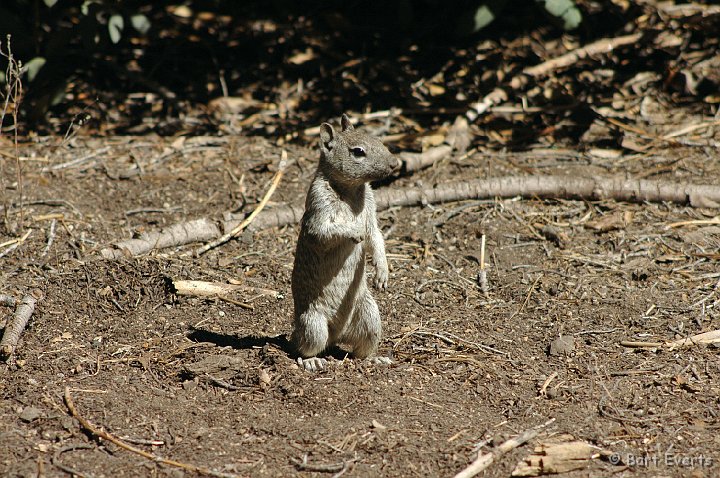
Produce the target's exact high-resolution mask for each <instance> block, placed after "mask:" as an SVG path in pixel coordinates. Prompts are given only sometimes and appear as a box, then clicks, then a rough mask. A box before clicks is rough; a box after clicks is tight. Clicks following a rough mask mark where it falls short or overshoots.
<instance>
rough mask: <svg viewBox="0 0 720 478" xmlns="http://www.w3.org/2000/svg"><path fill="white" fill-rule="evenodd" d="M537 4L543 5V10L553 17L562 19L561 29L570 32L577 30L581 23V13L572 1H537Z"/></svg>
mask: <svg viewBox="0 0 720 478" xmlns="http://www.w3.org/2000/svg"><path fill="white" fill-rule="evenodd" d="M537 1H538V2H539V3H545V10H547V12H548V13H549V14H550V15H552V16H554V17H558V18H560V19H562V21H563V28H565V30H572V29H573V28H577V27H578V26H579V25H580V22H582V13H580V10H579V9H578V8H577V6H576V5H575V2H574V1H573V0H537Z"/></svg>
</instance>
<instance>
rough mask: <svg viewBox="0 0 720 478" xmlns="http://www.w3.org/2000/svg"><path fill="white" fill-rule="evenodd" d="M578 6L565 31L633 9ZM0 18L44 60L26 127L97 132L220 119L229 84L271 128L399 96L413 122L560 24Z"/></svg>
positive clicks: (500, 78) (84, 13) (458, 101)
mask: <svg viewBox="0 0 720 478" xmlns="http://www.w3.org/2000/svg"><path fill="white" fill-rule="evenodd" d="M486 3H487V5H489V6H490V7H491V8H492V10H493V13H495V19H494V20H493V21H492V22H491V23H490V24H489V25H487V26H485V27H484V28H482V29H478V28H477V26H475V25H474V23H473V22H474V18H475V14H476V12H477V10H478V8H479V7H480V6H481V5H484V4H486ZM578 8H580V9H581V10H582V12H583V23H582V25H581V27H580V28H578V29H577V30H576V31H574V32H573V33H574V34H575V35H577V36H578V37H580V38H581V39H582V41H583V42H585V41H592V40H593V39H596V38H600V37H603V36H606V35H613V34H614V32H616V31H617V30H618V29H620V28H621V27H622V26H623V25H624V24H626V22H628V21H630V20H631V19H632V18H635V17H637V16H638V15H640V14H642V13H643V11H642V9H641V8H640V7H639V6H632V7H628V9H627V10H626V11H621V9H620V7H618V6H617V5H616V4H615V2H611V1H602V2H599V3H598V5H595V4H590V3H587V2H578ZM0 31H3V32H9V33H11V34H12V35H13V51H14V54H15V56H16V57H17V58H18V59H21V60H23V62H24V63H29V62H30V61H31V60H33V59H39V60H40V61H42V62H43V63H42V66H41V67H39V68H35V69H34V70H33V75H32V78H29V77H28V78H26V81H25V84H24V86H25V91H26V96H25V99H24V102H23V104H22V108H23V109H24V112H25V114H24V118H25V121H27V124H26V127H27V128H29V129H36V128H40V129H50V130H54V131H55V132H61V133H64V132H65V131H66V130H67V128H68V125H69V124H70V123H73V125H74V126H77V123H78V122H79V121H78V120H79V119H81V118H85V120H84V125H83V126H84V127H85V128H86V129H87V130H89V131H91V132H94V133H97V134H103V133H113V134H118V133H120V134H123V133H127V134H142V133H146V132H155V133H158V134H161V135H172V134H177V133H179V132H182V133H189V132H193V133H195V134H200V133H203V132H217V130H218V128H219V126H220V125H219V124H218V122H217V118H214V117H213V116H212V115H211V114H209V113H210V112H209V111H208V110H207V108H206V105H207V103H208V101H210V100H211V99H213V98H218V97H222V96H225V95H228V96H240V97H243V98H246V99H249V100H252V101H254V102H257V104H255V105H254V106H252V107H250V111H247V112H244V113H247V114H252V113H253V112H257V110H258V109H262V108H263V107H266V106H267V105H274V106H276V107H277V108H278V109H279V113H278V114H277V115H274V116H273V118H275V119H274V121H273V122H272V124H268V123H267V122H265V121H255V122H251V123H249V124H248V125H247V126H246V127H245V128H244V129H243V132H244V133H245V134H265V135H270V136H278V135H285V134H293V133H294V132H297V131H298V130H302V129H304V128H306V127H309V126H315V125H317V124H319V123H320V122H321V121H324V120H326V119H327V118H330V117H335V116H337V115H338V114H339V113H340V112H342V111H378V110H387V109H390V108H402V109H403V110H404V111H406V112H407V114H408V115H410V116H415V118H414V119H415V121H417V122H418V124H420V125H422V126H430V125H435V124H438V123H441V122H442V121H444V120H446V119H448V118H452V117H454V116H455V115H456V114H457V112H458V111H465V110H467V108H468V105H469V104H470V103H472V102H474V101H478V100H479V99H481V98H482V97H483V96H484V95H485V94H487V93H489V92H490V91H492V89H493V88H495V87H498V86H503V83H505V82H506V81H507V79H509V78H511V77H512V76H513V75H515V74H517V73H518V72H519V71H520V69H521V68H522V67H524V66H527V65H529V64H534V63H537V62H538V60H539V58H538V54H537V53H536V50H537V49H538V48H537V47H535V48H531V47H532V44H531V42H529V41H527V40H531V39H532V41H533V42H537V44H538V45H540V44H542V43H543V42H545V41H551V42H556V41H558V40H559V39H561V38H562V35H563V33H564V31H563V29H562V28H561V27H560V26H559V24H558V22H557V21H556V19H553V18H552V16H549V15H548V14H547V12H546V11H545V10H544V9H543V8H542V7H541V6H540V3H539V2H536V1H531V0H527V1H522V2H512V4H510V3H509V2H500V1H494V2H481V1H477V0H461V1H458V2H454V3H453V6H452V8H447V6H446V5H445V4H443V3H442V2H438V1H434V0H413V1H403V2H396V3H390V4H388V3H375V2H360V1H349V2H348V1H345V2H341V1H320V0H316V1H309V2H290V1H282V0H280V1H273V2H258V1H250V2H211V1H205V0H191V1H188V2H183V3H182V5H178V4H177V3H176V2H164V1H163V2H145V1H140V0H135V1H130V2H122V4H116V2H105V1H99V2H86V5H85V6H84V7H83V6H81V5H80V4H79V3H78V2H72V1H70V0H59V1H58V2H56V3H55V4H54V5H53V6H52V7H48V6H47V5H45V4H44V3H43V2H22V1H14V2H3V5H2V6H0ZM522 38H525V39H526V40H521V41H518V40H520V39H522ZM508 52H511V53H508ZM509 55H512V56H513V64H512V65H508V64H507V60H508V56H509ZM638 61H640V62H643V61H644V60H642V59H639V58H636V59H635V61H634V63H633V66H632V68H631V69H632V72H633V73H634V71H635V70H636V67H637V63H638ZM35 65H38V63H37V62H36V63H35ZM3 67H4V65H3ZM495 71H502V74H494V72H495ZM529 86H530V87H531V86H532V85H529ZM262 105H265V106H262ZM48 113H49V114H48ZM415 113H417V115H415ZM189 116H191V117H192V121H189V120H188V117H189ZM7 120H8V118H6V121H7ZM538 122H541V123H543V122H544V121H542V119H541V118H539V117H538ZM526 126H528V127H530V128H537V125H535V124H532V125H526ZM529 137H533V135H530V136H529Z"/></svg>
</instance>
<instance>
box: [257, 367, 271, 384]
mask: <svg viewBox="0 0 720 478" xmlns="http://www.w3.org/2000/svg"><path fill="white" fill-rule="evenodd" d="M258 378H259V379H260V383H261V384H263V385H270V374H269V373H268V372H267V370H265V369H260V373H259V374H258Z"/></svg>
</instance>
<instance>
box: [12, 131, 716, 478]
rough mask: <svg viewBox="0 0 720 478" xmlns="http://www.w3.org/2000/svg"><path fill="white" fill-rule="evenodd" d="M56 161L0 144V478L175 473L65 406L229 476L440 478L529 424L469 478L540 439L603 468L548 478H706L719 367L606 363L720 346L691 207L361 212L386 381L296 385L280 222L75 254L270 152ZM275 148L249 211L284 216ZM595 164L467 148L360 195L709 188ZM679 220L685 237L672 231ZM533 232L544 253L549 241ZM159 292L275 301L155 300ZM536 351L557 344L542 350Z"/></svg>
mask: <svg viewBox="0 0 720 478" xmlns="http://www.w3.org/2000/svg"><path fill="white" fill-rule="evenodd" d="M682 126H684V125H675V126H673V127H674V128H675V129H676V130H677V129H679V128H680V127H682ZM716 139H717V138H716ZM60 141H61V138H31V139H26V140H25V141H24V142H22V143H21V145H20V155H21V157H22V161H21V165H22V171H21V172H20V175H19V176H20V178H21V181H20V184H18V183H17V182H16V183H13V180H10V181H9V182H8V183H7V184H9V186H10V189H9V190H8V191H9V192H8V193H7V194H9V195H10V196H11V197H13V198H15V199H14V200H15V201H16V202H15V203H14V205H13V206H12V207H11V208H10V209H8V210H6V211H5V212H4V214H5V218H4V220H5V221H6V224H17V225H19V227H18V230H17V231H16V235H12V234H9V233H7V234H6V235H3V236H0V243H4V242H5V241H9V240H12V239H13V238H15V237H17V236H18V235H22V234H24V233H25V231H31V233H30V235H29V236H28V238H27V240H26V241H25V242H23V243H22V244H21V245H20V246H19V247H17V248H16V249H14V250H12V251H10V252H9V253H8V254H7V255H6V256H5V257H2V258H1V259H0V264H1V265H2V267H1V269H0V273H1V275H0V293H9V294H12V295H14V296H16V297H18V298H20V297H21V296H22V295H23V294H24V293H26V292H28V291H29V290H30V289H32V288H39V289H41V290H42V291H43V292H44V294H45V298H44V299H43V300H41V301H40V302H39V303H38V305H37V308H36V310H35V313H34V315H33V318H32V321H31V323H30V326H29V327H28V329H27V330H26V331H25V333H24V335H23V337H22V339H21V341H20V343H19V347H18V350H17V353H16V355H15V357H14V359H13V360H12V361H11V362H10V363H8V364H3V365H2V366H0V444H1V445H0V475H1V476H8V477H31V476H32V477H34V476H45V477H55V476H70V475H72V474H73V473H74V475H75V476H86V477H121V476H122V477H125V476H127V477H134V476H172V477H178V476H196V475H197V473H195V472H192V471H183V470H182V469H178V468H174V467H171V466H166V465H161V464H158V463H155V462H153V461H152V460H151V459H148V458H146V457H143V456H140V455H138V454H135V453H132V452H130V451H127V450H125V449H122V448H120V447H119V446H117V445H115V444H112V443H109V442H108V441H107V440H104V439H98V438H97V437H96V436H92V434H89V433H87V432H84V431H83V430H82V429H81V427H80V424H79V422H78V420H76V419H74V418H72V417H71V415H70V412H69V410H68V407H67V406H66V403H65V402H64V399H63V394H64V393H65V389H66V388H69V391H70V394H71V396H72V399H73V400H74V403H75V405H76V408H77V412H78V413H79V414H80V415H81V416H82V417H83V418H84V419H86V420H88V421H90V422H91V423H92V424H93V425H94V426H96V427H97V428H99V429H100V428H101V429H104V430H106V431H107V432H110V433H112V434H113V435H114V436H116V437H119V438H121V439H123V440H125V441H126V442H128V443H130V444H134V446H136V447H138V448H140V449H142V450H144V451H146V452H152V453H154V454H156V455H159V456H162V457H164V458H168V459H172V460H177V461H180V462H184V463H189V464H193V465H197V466H202V467H206V468H208V469H211V470H214V471H216V472H221V473H228V474H235V475H237V476H308V477H309V476H340V475H341V474H342V475H343V476H348V477H350V476H356V477H374V476H383V477H400V476H452V475H454V474H455V473H457V472H459V471H460V470H462V469H463V468H465V467H466V466H467V465H468V464H469V463H470V462H472V461H473V460H474V459H475V457H476V456H477V452H478V450H480V451H482V452H487V451H490V450H492V447H493V446H494V445H498V444H499V443H501V442H502V441H504V440H506V439H508V438H511V437H514V436H516V435H518V434H520V433H522V432H524V431H526V430H528V429H532V428H534V427H536V426H538V425H542V424H543V423H545V422H547V421H548V420H550V419H555V421H554V422H553V423H551V424H549V425H548V426H547V427H546V428H544V429H543V430H542V431H541V433H540V434H539V436H537V437H536V438H534V439H532V440H531V441H530V443H529V444H526V445H524V446H521V447H519V448H517V449H515V450H512V451H510V452H509V453H507V454H505V455H503V456H500V457H499V458H498V459H497V460H496V462H495V463H493V464H492V465H491V466H490V467H489V469H488V471H486V472H485V474H484V475H482V476H488V477H499V476H509V475H510V474H511V472H512V470H513V469H514V467H515V466H516V464H517V463H518V462H520V461H521V460H523V459H524V458H526V457H527V456H528V455H529V454H530V453H531V452H532V451H533V449H534V447H536V446H537V445H538V444H540V443H542V442H547V441H548V440H553V439H556V440H559V439H565V440H568V439H569V438H568V437H563V435H566V434H569V435H572V437H574V438H575V439H578V440H582V441H584V442H587V443H589V444H592V445H595V446H597V447H598V455H601V453H600V452H599V450H600V449H602V450H607V451H608V452H611V453H616V454H617V455H609V456H608V455H606V456H605V457H604V458H595V459H592V460H585V461H582V462H581V466H582V468H581V469H580V470H576V471H572V472H569V473H567V474H564V475H562V476H571V477H575V476H578V477H580V476H582V477H584V476H618V477H624V476H632V477H640V476H695V477H702V476H706V477H710V476H718V475H720V452H719V451H718V450H720V433H719V429H720V420H719V418H718V413H719V412H720V355H719V351H720V349H718V348H717V347H715V346H691V347H684V348H675V349H670V348H667V347H655V348H647V347H646V348H637V347H627V346H623V345H621V342H623V341H628V340H629V341H644V342H666V341H670V340H674V339H677V338H682V337H688V336H692V335H694V334H697V333H700V332H705V331H710V330H716V329H720V314H718V308H717V306H718V304H719V303H720V290H719V288H720V272H719V270H718V259H719V257H718V254H717V252H718V248H719V247H720V224H718V223H717V222H715V224H714V225H713V224H712V221H709V220H710V219H712V218H713V217H714V216H715V217H716V215H717V210H712V209H694V208H691V207H689V206H682V205H675V204H629V203H618V202H613V201H603V202H587V201H575V200H565V199H557V200H533V199H522V200H521V199H518V198H510V199H498V200H490V201H468V202H461V203H451V204H444V205H433V206H427V207H424V208H394V209H390V210H387V211H383V212H381V213H380V214H379V219H380V223H381V227H382V229H383V230H384V231H385V232H386V235H387V251H388V258H389V262H390V267H391V274H390V286H389V289H388V290H387V291H376V292H375V296H376V298H377V300H378V303H379V305H380V309H381V312H382V314H383V318H384V327H385V331H384V339H383V341H382V344H381V353H383V354H388V355H390V356H391V357H392V359H393V360H394V365H392V366H390V367H373V366H369V365H366V364H363V363H358V362H356V361H354V360H352V359H351V358H344V355H345V352H344V351H343V350H335V351H333V355H334V356H335V357H337V360H336V361H335V362H333V364H332V366H331V367H330V368H329V369H328V370H326V371H323V372H320V373H308V372H305V371H303V370H300V369H298V367H297V366H296V365H295V362H294V360H293V356H292V354H291V352H290V351H289V349H288V346H287V343H286V338H285V337H286V335H287V334H288V332H289V330H290V324H291V316H292V297H291V293H290V273H291V268H292V263H293V254H294V244H295V240H296V237H297V234H298V228H297V226H292V227H285V228H281V229H277V228H275V229H270V230H264V231H259V232H256V233H255V234H252V235H251V234H244V235H243V236H242V237H241V238H240V239H239V240H237V241H232V242H230V243H227V244H225V245H223V246H221V247H219V248H217V249H215V250H213V251H211V252H210V253H208V254H205V255H203V256H201V257H199V258H194V257H192V256H191V255H189V254H188V252H190V251H192V250H193V246H186V247H182V248H178V249H166V250H161V251H157V252H155V253H153V254H152V255H150V256H145V257H138V258H126V259H123V260H119V261H107V260H98V259H95V258H94V256H93V255H94V254H96V253H97V251H98V250H99V249H100V248H101V247H102V246H105V245H107V244H109V243H111V242H113V241H116V240H121V239H126V238H129V237H131V236H132V235H133V234H136V233H139V232H142V231H152V230H158V229H161V228H163V227H165V226H169V225H171V224H174V223H177V222H181V221H184V220H188V219H192V218H198V217H213V218H218V219H219V218H220V217H221V216H222V213H223V212H224V211H228V210H236V209H238V208H240V207H241V206H243V205H245V210H252V208H253V207H254V205H255V204H256V203H257V201H258V200H259V199H260V198H261V197H262V196H263V194H264V192H265V190H266V189H267V187H268V184H269V181H270V179H271V178H272V176H273V174H274V171H275V168H276V167H277V164H278V158H279V156H280V149H279V147H277V146H275V145H273V144H272V143H270V142H268V141H267V140H265V139H262V138H252V137H250V138H248V137H215V138H187V139H186V140H185V142H184V143H183V142H178V141H177V140H176V139H172V138H160V137H151V136H145V137H138V138H128V137H117V138H109V139H108V138H101V139H99V138H91V137H82V136H80V137H78V138H75V139H74V140H72V141H70V142H66V143H65V144H62V145H60ZM288 152H289V155H290V158H291V159H293V160H294V163H293V164H292V166H290V168H289V169H288V171H287V173H286V175H285V177H284V178H283V180H282V183H281V185H280V187H279V188H278V190H277V192H276V193H275V194H274V196H273V197H272V200H271V202H270V204H269V206H268V207H273V205H278V204H285V203H292V204H299V203H302V201H303V200H304V195H305V191H306V188H307V186H308V184H309V180H310V178H311V176H312V174H313V171H314V165H315V162H316V158H317V153H316V150H315V149H314V148H313V145H312V143H311V142H310V141H309V142H308V145H307V146H306V147H302V146H289V147H288ZM619 153H620V154H619V155H614V154H605V153H603V152H602V151H592V150H588V151H586V152H577V151H568V150H551V149H545V150H541V149H539V148H538V149H536V150H531V151H528V152H525V153H510V152H507V153H502V152H493V151H485V150H482V149H480V150H479V151H474V152H472V154H470V155H469V156H468V157H466V158H455V159H453V160H450V161H444V162H442V163H441V164H439V165H436V166H435V167H433V168H430V169H427V170H424V171H421V172H418V173H415V174H413V175H410V176H407V177H401V178H398V179H396V180H394V181H391V182H390V184H388V185H383V186H382V187H389V188H403V187H406V186H410V185H418V184H423V185H426V186H427V185H432V184H435V183H444V182H447V181H450V180H457V179H463V178H475V177H492V176H500V175H528V174H565V175H568V176H607V177H610V176H624V177H629V178H636V177H649V178H652V179H665V180H669V181H681V180H682V181H692V182H697V183H703V184H719V183H720V167H719V166H718V162H717V151H716V150H715V149H709V148H703V147H696V146H677V145H673V144H669V143H668V142H662V141H660V142H655V143H651V144H650V147H649V149H646V150H645V152H643V153H634V152H632V151H629V150H622V151H620V152H619ZM71 161H75V162H72V163H71ZM13 163H14V162H13V161H6V164H5V166H4V173H3V174H5V175H6V177H7V178H16V177H17V174H16V173H17V172H16V171H15V170H14V166H13ZM20 186H22V189H23V191H22V192H23V198H24V202H23V203H19V202H18V201H17V198H18V197H19V194H20V191H19V188H20ZM53 220H54V221H55V222H54V223H53ZM692 220H704V221H705V223H686V224H681V225H676V224H673V223H676V222H680V221H692ZM53 224H54V226H53ZM546 225H553V226H554V227H555V228H556V229H557V230H559V231H560V232H561V233H562V234H563V236H562V237H561V238H560V239H559V240H557V241H552V240H549V239H548V238H546V237H545V236H543V235H542V234H541V233H540V231H541V230H542V228H543V226H546ZM51 227H52V228H53V230H54V232H53V233H52V237H53V241H52V243H51V244H50V246H49V248H48V247H47V246H48V239H49V237H50V236H51V233H50V231H51ZM483 233H484V234H486V236H487V262H488V281H489V292H488V294H487V295H486V294H484V293H483V292H482V291H481V290H480V288H479V285H478V281H477V278H478V273H479V271H480V251H481V239H480V237H481V234H483ZM7 247H8V246H3V247H2V248H0V252H2V251H4V250H5V249H7ZM173 279H192V280H206V281H217V282H228V281H230V280H237V281H241V282H242V283H244V284H246V285H249V286H253V287H257V288H263V289H271V290H274V291H277V292H278V293H279V294H278V295H277V296H273V295H262V294H257V293H240V294H237V295H234V296H232V297H233V299H234V302H227V301H223V300H218V299H199V298H188V297H177V296H175V295H173V293H172V289H171V287H170V285H169V284H170V282H171V280H173ZM239 303H244V304H249V307H248V306H247V305H245V306H243V305H239ZM11 314H12V309H10V308H4V310H3V315H4V316H5V317H9V316H10V315H11ZM561 336H562V337H566V338H571V339H572V343H571V346H570V347H569V348H568V347H566V349H565V350H556V348H555V347H553V348H552V349H551V348H550V345H551V343H552V342H553V341H554V340H555V339H557V338H558V337H561ZM617 458H619V460H618V459H617ZM303 463H305V464H303ZM73 470H74V471H73Z"/></svg>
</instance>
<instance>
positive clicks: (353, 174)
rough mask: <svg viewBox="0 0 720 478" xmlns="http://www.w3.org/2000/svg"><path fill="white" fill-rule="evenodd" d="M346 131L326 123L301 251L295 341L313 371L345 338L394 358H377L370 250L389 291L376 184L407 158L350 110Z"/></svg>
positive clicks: (379, 280)
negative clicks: (356, 123)
mask: <svg viewBox="0 0 720 478" xmlns="http://www.w3.org/2000/svg"><path fill="white" fill-rule="evenodd" d="M341 128H342V129H341V131H336V130H335V129H333V127H332V126H331V125H329V124H328V123H323V124H322V125H321V126H320V164H319V165H318V169H317V172H316V173H315V177H314V179H313V181H312V184H311V185H310V189H309V191H308V195H307V199H306V200H305V213H304V214H303V218H302V222H301V226H300V236H299V237H298V242H297V248H296V250H295V264H294V267H293V273H292V293H293V301H294V304H295V320H294V324H293V325H294V328H293V332H292V336H291V342H292V344H293V346H294V347H295V349H296V351H297V352H298V353H299V355H300V357H299V358H298V363H299V364H300V366H302V367H304V368H305V369H306V370H308V371H315V370H320V369H322V368H324V367H325V365H326V364H327V361H326V360H325V359H323V358H319V357H317V355H318V354H319V353H321V352H322V351H323V350H325V349H327V348H328V347H330V346H332V345H335V344H338V343H343V344H347V345H351V346H352V347H353V356H354V357H356V358H359V359H365V358H370V360H371V361H372V362H373V363H377V364H390V363H391V360H390V359H389V358H388V357H374V358H371V357H372V355H373V354H374V353H375V352H376V350H377V346H378V343H379V342H380V335H381V333H382V326H381V323H380V310H379V309H378V306H377V303H376V302H375V299H373V297H372V295H371V294H370V290H369V289H368V287H367V282H366V278H365V253H366V252H367V253H368V254H370V257H371V258H372V262H373V265H375V268H376V272H375V280H374V283H375V286H376V287H378V288H380V289H385V288H387V281H388V264H387V259H386V257H385V242H384V241H383V236H382V234H381V232H380V229H379V228H378V224H377V217H376V212H375V197H374V196H373V192H372V188H371V187H370V184H369V182H370V181H374V180H378V179H382V178H386V177H387V176H389V175H390V173H392V171H393V170H394V169H396V168H397V167H398V166H399V164H400V162H399V161H398V160H397V158H395V157H394V156H393V155H392V154H391V153H390V151H388V149H387V148H386V147H385V146H384V145H383V144H382V142H381V141H380V140H379V139H377V138H375V137H373V136H370V135H368V134H365V133H361V132H359V131H356V130H355V128H354V127H353V125H352V124H351V123H350V119H349V118H348V117H347V115H343V116H342V119H341Z"/></svg>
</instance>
